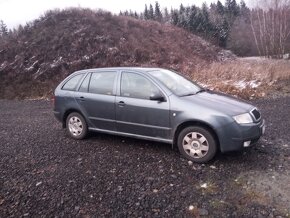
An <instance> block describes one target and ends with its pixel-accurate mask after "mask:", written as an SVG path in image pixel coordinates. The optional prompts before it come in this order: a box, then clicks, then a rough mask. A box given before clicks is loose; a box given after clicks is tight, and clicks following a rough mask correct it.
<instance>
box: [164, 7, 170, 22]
mask: <svg viewBox="0 0 290 218" xmlns="http://www.w3.org/2000/svg"><path fill="white" fill-rule="evenodd" d="M163 22H164V23H168V22H170V14H169V12H168V9H167V8H166V7H165V8H164V16H163Z"/></svg>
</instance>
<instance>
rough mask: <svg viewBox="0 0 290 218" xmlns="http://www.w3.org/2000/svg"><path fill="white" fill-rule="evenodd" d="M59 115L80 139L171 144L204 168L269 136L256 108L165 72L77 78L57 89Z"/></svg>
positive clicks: (93, 72)
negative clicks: (97, 136) (95, 136)
mask: <svg viewBox="0 0 290 218" xmlns="http://www.w3.org/2000/svg"><path fill="white" fill-rule="evenodd" d="M54 114H55V116H56V118H57V119H58V120H59V121H60V122H62V124H63V127H64V128H66V129H67V132H68V134H69V135H70V136H71V137H72V138H74V139H83V138H85V137H86V135H87V133H88V131H97V132H102V133H109V134H117V135H122V136H129V137H136V138H140V139H147V140H152V141H158V142H165V143H170V144H172V145H177V146H178V149H179V151H180V153H181V154H182V155H183V156H184V157H186V158H187V159H189V160H191V161H194V162H198V163H204V162H207V161H209V160H211V159H212V158H213V157H214V156H215V154H216V152H217V151H221V152H228V151H235V150H240V149H242V148H244V147H249V146H251V145H253V144H254V143H256V142H257V141H258V139H259V138H260V137H261V135H263V134H264V131H265V122H264V120H263V119H262V118H261V114H260V112H259V110H258V109H257V108H256V107H254V106H252V105H250V104H247V103H244V102H241V101H237V100H235V99H234V98H231V97H227V96H225V95H221V94H217V93H215V92H212V91H208V90H206V89H203V88H201V87H200V86H198V85H197V84H195V83H194V82H192V81H189V80H187V79H185V78H184V77H182V76H181V75H179V74H177V73H175V72H173V71H170V70H165V69H159V68H100V69H90V70H82V71H78V72H75V73H73V74H71V75H70V76H69V77H67V78H66V79H65V80H64V81H62V82H61V83H60V84H59V85H58V87H57V88H56V90H55V98H54Z"/></svg>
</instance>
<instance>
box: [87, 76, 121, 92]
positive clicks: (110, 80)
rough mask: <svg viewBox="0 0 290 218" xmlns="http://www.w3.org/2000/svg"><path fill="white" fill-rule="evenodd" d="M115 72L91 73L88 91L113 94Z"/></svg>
mask: <svg viewBox="0 0 290 218" xmlns="http://www.w3.org/2000/svg"><path fill="white" fill-rule="evenodd" d="M115 78H116V72H100V73H93V74H92V76H91V81H90V85H89V92H90V93H95V94H102V95H113V89H114V82H115Z"/></svg>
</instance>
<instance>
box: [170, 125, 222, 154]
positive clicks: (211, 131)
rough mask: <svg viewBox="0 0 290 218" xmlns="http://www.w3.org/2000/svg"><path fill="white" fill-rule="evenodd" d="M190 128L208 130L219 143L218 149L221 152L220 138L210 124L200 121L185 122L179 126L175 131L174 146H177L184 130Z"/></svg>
mask: <svg viewBox="0 0 290 218" xmlns="http://www.w3.org/2000/svg"><path fill="white" fill-rule="evenodd" d="M190 126H198V127H203V128H205V129H206V130H208V131H209V132H210V133H212V135H213V137H214V139H215V141H216V143H217V147H218V149H219V150H220V140H219V137H218V135H217V133H216V131H215V130H214V128H213V127H212V126H211V125H210V124H208V123H206V122H203V121H198V120H189V121H185V122H183V123H181V124H179V125H178V126H177V128H176V129H175V132H174V138H173V146H177V140H178V135H179V133H180V132H181V131H182V130H183V129H185V128H187V127H190Z"/></svg>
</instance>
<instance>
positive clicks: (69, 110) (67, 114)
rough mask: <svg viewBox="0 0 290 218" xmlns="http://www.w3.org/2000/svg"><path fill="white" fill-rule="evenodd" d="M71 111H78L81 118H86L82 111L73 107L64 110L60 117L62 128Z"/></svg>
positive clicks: (64, 126)
mask: <svg viewBox="0 0 290 218" xmlns="http://www.w3.org/2000/svg"><path fill="white" fill-rule="evenodd" d="M71 113H79V114H80V115H82V116H83V118H84V119H85V120H86V118H85V117H84V115H83V113H82V112H81V111H80V110H78V109H75V108H70V109H68V110H66V111H65V112H64V114H63V117H62V128H66V119H67V117H68V116H69V115H70V114H71Z"/></svg>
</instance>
